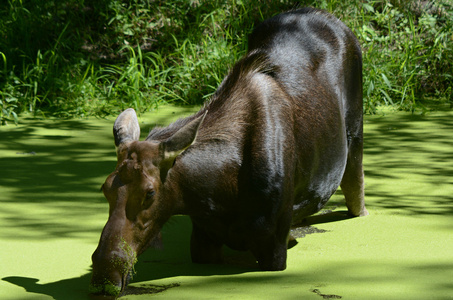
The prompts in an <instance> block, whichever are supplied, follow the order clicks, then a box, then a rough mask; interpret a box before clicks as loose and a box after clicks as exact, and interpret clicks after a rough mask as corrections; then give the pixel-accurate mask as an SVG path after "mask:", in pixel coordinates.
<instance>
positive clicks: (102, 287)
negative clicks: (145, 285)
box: [89, 268, 133, 299]
mask: <svg viewBox="0 0 453 300" xmlns="http://www.w3.org/2000/svg"><path fill="white" fill-rule="evenodd" d="M132 277H133V269H132V268H131V269H130V270H129V271H128V272H127V273H125V274H124V275H122V277H121V278H120V280H119V281H118V282H116V283H113V282H111V281H110V280H108V279H105V280H104V281H103V282H102V283H91V284H90V287H89V291H90V294H91V296H94V297H92V299H97V298H96V296H102V297H103V298H102V299H109V298H105V297H111V299H115V298H117V297H119V296H120V295H121V294H122V293H123V292H124V290H125V288H126V286H127V285H128V284H129V281H130V280H131V279H132ZM99 299H101V298H99Z"/></svg>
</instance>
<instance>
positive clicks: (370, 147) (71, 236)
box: [0, 106, 453, 300]
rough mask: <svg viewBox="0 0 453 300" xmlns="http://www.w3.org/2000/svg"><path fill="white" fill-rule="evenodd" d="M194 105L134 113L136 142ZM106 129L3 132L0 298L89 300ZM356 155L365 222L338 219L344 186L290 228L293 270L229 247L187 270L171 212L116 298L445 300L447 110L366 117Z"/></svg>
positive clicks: (452, 124)
mask: <svg viewBox="0 0 453 300" xmlns="http://www.w3.org/2000/svg"><path fill="white" fill-rule="evenodd" d="M195 110H196V109H195V108H180V107H172V106H165V107H162V108H160V109H159V110H158V111H156V112H149V113H146V114H144V115H142V116H141V117H140V118H139V119H140V122H141V127H142V138H144V137H145V136H146V134H147V133H148V132H149V130H150V129H151V128H152V127H153V126H155V125H156V124H159V125H165V124H168V123H169V122H171V121H174V120H176V119H177V118H179V117H181V116H184V115H187V114H190V113H191V112H194V111H195ZM113 121H114V118H113V117H112V118H109V119H95V118H92V119H88V120H52V119H47V120H33V119H30V120H24V122H23V123H22V124H20V125H19V126H14V125H10V126H7V127H5V126H3V127H0V205H1V208H0V228H1V230H0V245H1V247H0V249H1V250H0V299H20V300H35V299H57V300H66V299H90V298H89V295H88V284H89V281H90V276H91V274H90V272H91V254H92V253H93V251H94V249H95V248H96V246H97V243H98V240H99V237H100V233H101V230H102V228H103V226H104V224H105V222H106V221H107V216H108V204H107V202H106V201H105V200H104V198H103V196H102V193H101V192H100V190H99V189H100V187H101V184H102V183H103V182H104V180H105V178H106V176H107V175H108V174H109V173H110V172H111V171H112V170H113V169H114V168H115V162H116V160H115V149H114V144H113V138H112V126H113ZM364 157H365V158H364V163H365V176H366V203H367V208H368V211H369V212H370V215H369V216H368V217H364V218H346V217H345V214H344V213H345V212H346V208H345V205H344V203H343V197H342V195H341V191H338V192H337V194H335V195H334V196H333V197H332V199H331V201H330V202H329V203H328V205H327V207H326V208H325V210H324V211H323V212H322V214H320V215H317V216H314V217H311V218H309V219H308V220H307V224H306V225H307V226H308V225H310V226H311V227H305V228H298V229H295V235H296V236H298V237H299V238H298V244H297V245H295V246H294V247H293V248H291V249H290V250H288V268H287V270H285V271H282V272H261V271H258V269H257V268H256V265H255V263H254V261H253V260H252V259H251V257H250V255H249V254H247V253H240V252H234V251H231V250H228V249H225V252H226V257H227V262H228V263H227V264H225V265H196V264H192V263H191V261H190V253H189V239H190V232H191V225H190V221H189V219H188V218H187V217H184V216H175V217H173V218H172V219H171V220H170V222H169V223H167V224H166V226H165V227H164V229H163V239H164V249H163V250H154V249H150V250H148V251H147V252H145V253H144V254H143V255H142V256H140V257H139V259H138V263H137V264H136V266H135V270H136V272H137V274H136V275H135V277H134V279H133V281H132V282H131V284H130V286H129V287H128V288H127V290H126V292H125V295H123V296H122V297H121V298H120V299H131V300H132V299H153V298H156V299H159V298H162V299H163V298H165V299H231V298H233V297H234V298H235V299H340V298H341V299H453V112H451V111H447V112H434V113H429V114H427V115H423V116H422V115H416V114H415V115H413V114H409V113H391V114H388V115H385V116H382V115H374V116H366V117H365V156H364Z"/></svg>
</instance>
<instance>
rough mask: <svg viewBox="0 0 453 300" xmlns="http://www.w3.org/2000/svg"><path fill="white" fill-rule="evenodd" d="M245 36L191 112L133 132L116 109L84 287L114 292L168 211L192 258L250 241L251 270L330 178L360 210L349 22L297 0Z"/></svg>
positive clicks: (358, 117)
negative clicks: (104, 203) (181, 225)
mask: <svg viewBox="0 0 453 300" xmlns="http://www.w3.org/2000/svg"><path fill="white" fill-rule="evenodd" d="M248 46H249V47H248V53H247V54H246V55H245V57H244V58H242V59H241V60H240V61H239V62H238V63H237V64H236V65H235V66H234V67H233V68H232V70H231V71H230V73H229V74H228V76H226V78H225V79H224V80H223V82H222V83H221V84H220V86H219V88H218V90H217V92H216V93H215V94H214V96H213V97H212V99H211V100H210V101H209V102H208V103H207V104H206V105H205V106H204V107H203V108H202V109H201V110H200V111H198V112H197V113H195V114H194V115H192V116H189V117H187V118H184V119H180V120H178V121H176V122H174V123H173V124H171V125H169V126H168V127H164V128H154V129H153V130H152V131H151V132H150V134H149V135H148V137H147V138H146V139H145V140H144V141H139V136H140V127H139V124H138V121H137V116H136V114H135V111H134V110H133V109H127V110H125V111H124V112H123V113H121V114H120V115H119V116H118V118H117V120H116V121H115V124H114V128H113V131H114V139H115V145H116V147H117V158H118V163H117V166H116V169H115V171H114V172H113V173H112V174H110V175H109V176H108V177H107V179H106V181H105V183H104V185H103V187H102V191H103V193H104V195H105V197H106V198H107V200H108V202H109V206H110V211H109V219H108V221H107V224H106V225H105V227H104V230H103V232H102V235H101V238H100V241H99V245H98V247H97V249H96V251H95V252H94V254H93V256H92V260H93V277H92V281H91V291H92V292H93V293H100V294H111V295H118V294H119V293H121V291H122V290H123V289H124V288H125V286H126V285H127V283H128V280H129V275H130V273H131V270H132V267H133V264H134V263H135V262H136V257H137V255H139V254H140V253H142V252H143V251H144V250H145V249H147V247H149V245H151V244H152V243H153V241H154V240H156V239H158V238H159V237H160V230H161V228H162V226H163V225H164V223H165V222H166V221H167V220H168V219H169V218H170V217H171V216H172V215H176V214H184V215H188V216H190V218H191V220H192V223H193V232H192V236H191V243H190V251H191V257H192V261H193V262H196V263H219V262H221V261H222V253H221V249H222V245H227V246H229V247H231V248H233V249H237V250H249V251H251V253H253V255H254V256H255V258H256V260H257V262H258V264H259V267H260V268H261V269H262V270H283V269H285V268H286V257H287V242H288V236H289V231H290V227H291V225H292V224H294V223H297V222H300V221H301V220H302V219H303V218H305V217H307V216H309V215H311V214H313V213H315V212H317V211H319V210H320V209H321V208H322V207H323V206H324V205H325V204H326V202H327V201H328V200H329V198H330V197H331V195H332V194H333V193H334V192H335V191H336V190H337V188H338V187H339V186H341V189H342V191H343V194H344V196H345V200H346V206H347V208H348V211H349V213H350V214H351V215H353V216H364V215H367V214H368V213H367V210H366V208H365V204H364V189H363V187H364V181H363V168H362V152H363V137H362V135H363V130H362V127H363V125H362V62H361V50H360V46H359V44H358V42H357V39H356V38H355V36H354V35H353V33H352V32H351V30H350V29H349V28H347V27H346V26H345V25H344V24H343V23H341V22H340V21H339V20H338V19H336V18H335V17H333V16H332V15H329V14H328V13H326V12H323V11H319V10H315V9H300V10H295V11H290V12H287V13H283V14H280V15H277V16H275V17H273V18H271V19H268V20H266V21H264V22H263V23H262V24H260V25H259V26H258V27H256V28H255V30H254V31H253V33H252V34H251V36H250V37H249V44H248Z"/></svg>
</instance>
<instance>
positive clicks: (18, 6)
mask: <svg viewBox="0 0 453 300" xmlns="http://www.w3.org/2000/svg"><path fill="white" fill-rule="evenodd" d="M294 3H295V2H294V1H289V0H280V1H275V0H259V1H252V0H209V1H207V0H190V1H189V0H171V1H162V0H147V1H145V0H131V1H126V0H63V1H43V0H28V1H23V0H8V2H7V4H6V5H2V6H1V7H0V107H1V110H0V120H1V122H2V123H3V124H4V123H6V122H7V121H9V120H12V119H15V120H16V121H17V118H18V116H17V115H18V114H19V113H22V112H25V111H28V112H31V113H33V114H35V115H36V114H39V115H49V114H52V115H56V116H58V117H83V116H88V115H96V116H104V115H107V114H110V113H112V112H114V111H118V110H120V109H124V108H126V107H134V108H135V109H136V110H138V111H141V112H143V111H146V110H148V109H150V108H153V107H156V106H157V105H159V104H160V103H180V104H200V103H202V102H204V101H205V100H206V99H207V98H209V97H210V95H212V93H213V92H214V91H215V89H216V87H217V86H218V84H219V83H220V82H221V80H222V79H223V77H224V76H225V75H226V73H227V72H228V69H229V68H230V67H231V66H232V65H233V64H234V62H235V61H236V60H238V59H239V58H240V57H241V56H242V55H243V54H244V53H245V51H246V45H247V36H248V34H249V33H250V32H251V30H252V28H253V27H254V25H255V24H257V23H259V22H260V21H262V20H264V19H266V18H268V17H271V16H272V15H275V14H277V13H279V12H282V11H285V10H289V9H292V8H294V7H295V4H294ZM298 3H299V5H300V6H314V7H318V8H323V9H326V10H328V11H330V12H332V13H333V14H335V15H336V16H337V17H339V18H340V19H342V20H343V21H344V22H345V23H346V24H347V25H348V26H350V27H351V29H352V30H353V31H354V32H355V34H356V35H357V36H358V38H359V40H360V41H361V43H362V47H363V57H364V75H365V77H364V93H365V97H364V103H365V111H366V112H371V113H372V112H374V111H375V110H376V108H377V107H379V106H382V105H394V106H395V107H396V108H399V109H403V110H414V109H415V108H416V107H420V104H422V103H423V102H424V101H426V100H431V101H432V100H433V99H435V101H436V102H448V101H450V103H451V101H452V97H453V96H452V93H453V92H452V81H453V79H452V75H451V74H452V61H453V46H452V45H453V39H452V36H453V1H452V0H438V1H420V0H417V1H412V0H391V1H388V0H375V1H372V0H348V1H340V0H306V1H299V2H298Z"/></svg>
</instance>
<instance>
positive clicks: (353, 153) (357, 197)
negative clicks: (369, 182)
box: [340, 138, 368, 217]
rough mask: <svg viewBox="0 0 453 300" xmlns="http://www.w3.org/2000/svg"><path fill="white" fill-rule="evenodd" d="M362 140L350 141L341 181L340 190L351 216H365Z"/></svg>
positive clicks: (366, 212)
mask: <svg viewBox="0 0 453 300" xmlns="http://www.w3.org/2000/svg"><path fill="white" fill-rule="evenodd" d="M362 157H363V140H362V139H361V138H355V139H352V141H351V143H350V145H349V152H348V159H347V164H346V169H345V172H344V175H343V179H342V181H341V185H340V186H341V190H342V191H343V194H344V197H345V199H346V206H347V207H348V211H349V213H350V214H351V215H353V216H360V217H363V216H366V215H368V211H367V209H366V208H365V192H364V185H365V183H364V173H363V164H362Z"/></svg>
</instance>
